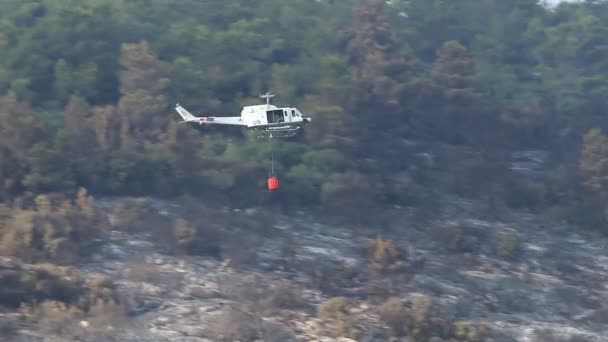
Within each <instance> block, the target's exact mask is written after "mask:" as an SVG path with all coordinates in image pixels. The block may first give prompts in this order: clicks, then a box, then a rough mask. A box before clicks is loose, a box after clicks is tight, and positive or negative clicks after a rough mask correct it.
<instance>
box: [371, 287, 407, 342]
mask: <svg viewBox="0 0 608 342" xmlns="http://www.w3.org/2000/svg"><path fill="white" fill-rule="evenodd" d="M378 313H379V315H380V320H381V321H382V322H383V323H384V324H386V325H387V326H388V327H389V329H390V330H391V333H392V335H393V336H403V335H404V334H405V333H406V332H407V331H406V323H407V320H408V318H409V315H408V311H407V309H406V308H405V306H404V305H403V303H402V302H401V299H400V298H398V297H391V298H389V299H388V300H387V301H386V302H384V303H383V304H382V305H380V307H379V308H378Z"/></svg>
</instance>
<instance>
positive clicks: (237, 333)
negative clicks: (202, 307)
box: [205, 308, 262, 342]
mask: <svg viewBox="0 0 608 342" xmlns="http://www.w3.org/2000/svg"><path fill="white" fill-rule="evenodd" d="M205 323H206V324H205V325H206V326H207V327H208V330H209V335H211V337H213V339H214V340H215V341H226V342H228V341H254V340H256V339H259V338H261V337H262V336H261V335H262V334H261V320H260V318H259V317H257V316H256V315H254V314H252V313H250V312H247V311H246V310H242V309H240V308H230V309H228V311H226V312H224V313H222V314H219V315H218V316H215V317H212V318H210V319H209V320H208V321H207V322H205Z"/></svg>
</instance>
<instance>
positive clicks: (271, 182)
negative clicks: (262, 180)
mask: <svg viewBox="0 0 608 342" xmlns="http://www.w3.org/2000/svg"><path fill="white" fill-rule="evenodd" d="M277 189H279V179H278V178H277V177H274V176H273V177H270V178H268V190H270V191H275V190H277Z"/></svg>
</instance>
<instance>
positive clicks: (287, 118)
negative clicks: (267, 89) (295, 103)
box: [283, 109, 291, 122]
mask: <svg viewBox="0 0 608 342" xmlns="http://www.w3.org/2000/svg"><path fill="white" fill-rule="evenodd" d="M283 115H284V116H285V122H291V113H290V112H289V109H283Z"/></svg>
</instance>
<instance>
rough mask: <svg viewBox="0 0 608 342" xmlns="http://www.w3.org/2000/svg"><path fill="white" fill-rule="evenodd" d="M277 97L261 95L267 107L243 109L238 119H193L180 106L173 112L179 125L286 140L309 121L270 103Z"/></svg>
mask: <svg viewBox="0 0 608 342" xmlns="http://www.w3.org/2000/svg"><path fill="white" fill-rule="evenodd" d="M274 96H276V94H271V93H270V92H267V93H265V94H260V95H259V98H260V99H265V100H266V104H261V105H250V106H244V107H243V108H242V110H241V116H194V115H192V114H191V113H190V112H188V111H187V110H186V109H185V108H184V107H182V106H181V105H180V104H179V103H177V104H176V105H175V110H176V111H177V113H178V114H179V115H180V116H181V117H182V119H183V121H181V122H180V123H197V124H199V125H232V126H243V127H247V129H252V130H255V131H256V132H258V138H288V137H292V136H294V135H296V134H297V133H298V131H299V130H300V129H301V128H302V127H303V126H304V125H305V124H307V123H309V122H311V121H312V118H310V117H307V116H304V115H303V114H302V113H301V112H300V111H299V110H298V109H297V108H295V107H277V106H275V105H272V104H270V99H271V98H272V97H274Z"/></svg>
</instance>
